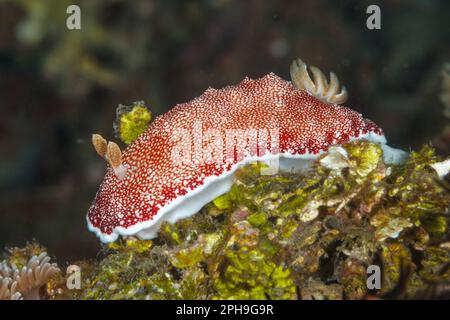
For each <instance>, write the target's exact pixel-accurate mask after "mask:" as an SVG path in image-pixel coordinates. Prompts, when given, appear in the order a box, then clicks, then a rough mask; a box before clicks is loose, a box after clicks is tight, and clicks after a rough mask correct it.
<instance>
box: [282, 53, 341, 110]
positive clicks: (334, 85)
mask: <svg viewBox="0 0 450 320" xmlns="http://www.w3.org/2000/svg"><path fill="white" fill-rule="evenodd" d="M309 69H310V70H311V72H312V74H313V79H314V81H313V80H311V77H310V76H309V74H308V70H307V65H306V63H304V62H303V61H302V60H301V59H296V60H294V61H293V62H292V64H291V70H290V71H291V79H292V83H293V84H294V86H295V87H296V88H297V89H299V90H306V91H307V92H308V93H310V94H311V95H313V96H314V97H316V98H317V99H320V100H321V101H323V102H328V103H336V104H342V103H344V102H346V101H347V98H348V93H347V89H345V87H344V86H342V89H340V85H339V79H338V77H337V76H336V74H335V73H334V72H330V82H329V83H328V80H327V77H326V76H325V75H324V74H323V72H322V71H321V70H320V69H319V68H317V67H314V66H310V67H309Z"/></svg>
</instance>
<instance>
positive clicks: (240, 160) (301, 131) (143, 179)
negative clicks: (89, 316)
mask: <svg viewBox="0 0 450 320" xmlns="http://www.w3.org/2000/svg"><path fill="white" fill-rule="evenodd" d="M249 132H250V133H249ZM265 133H267V134H265ZM246 134H248V135H247V136H245V135H246ZM243 135H244V136H245V137H246V138H242V136H243ZM230 137H231V138H230ZM258 137H264V139H263V140H266V141H262V142H261V143H260V142H258V145H257V146H256V147H255V148H247V146H248V145H249V144H251V142H249V141H254V140H255V138H256V140H258ZM358 139H367V140H369V141H372V142H376V143H379V144H380V145H381V146H382V147H383V149H384V150H385V152H386V155H387V154H391V155H392V159H387V160H388V161H390V162H395V161H397V160H396V158H397V155H396V154H395V152H393V153H389V151H392V150H395V149H392V148H390V147H388V146H387V145H386V139H385V137H384V134H383V131H382V130H381V129H380V128H379V127H378V126H377V125H375V124H374V123H373V122H372V121H370V120H367V119H364V118H363V117H362V115H361V114H359V113H357V112H355V111H353V110H351V109H349V108H346V107H344V106H340V105H337V104H335V103H328V102H326V101H323V100H322V99H318V98H316V97H314V96H313V95H312V94H310V93H309V92H308V91H306V90H299V89H297V88H296V87H295V86H294V85H293V84H292V83H291V82H289V81H285V80H283V79H281V78H280V77H278V76H276V75H275V74H273V73H271V74H268V75H266V76H264V77H262V78H260V79H257V80H252V79H249V78H245V79H244V80H243V81H242V82H241V83H239V84H238V85H235V86H228V87H225V88H223V89H220V90H217V89H212V88H209V89H208V90H206V91H205V92H204V93H203V94H202V95H201V96H200V97H198V98H196V99H194V100H192V101H190V102H187V103H183V104H178V105H176V106H175V107H174V108H172V109H171V110H170V111H168V112H167V113H165V114H163V115H161V116H159V117H157V118H156V119H155V120H154V121H153V122H152V123H150V125H149V126H148V128H147V129H146V131H144V133H143V134H141V136H140V137H139V138H138V139H137V140H135V141H134V142H133V143H132V144H130V145H129V146H128V147H127V148H126V149H125V150H124V151H123V154H122V158H121V161H122V164H121V165H123V167H124V168H126V173H125V174H124V176H119V175H117V172H115V170H114V168H113V167H112V166H111V165H109V166H108V169H107V172H106V175H105V178H104V181H103V183H102V184H101V186H100V189H99V191H98V192H97V195H96V198H95V201H94V203H93V204H92V206H91V208H90V209H89V212H88V214H87V222H88V226H89V229H90V230H91V231H93V232H95V233H96V234H97V236H98V237H99V238H100V239H101V241H102V242H112V241H115V240H116V239H117V237H118V236H119V235H122V236H130V235H133V236H137V237H139V238H141V239H151V238H154V237H156V235H157V233H158V230H159V226H160V224H161V223H162V222H163V221H169V222H171V223H174V222H175V221H177V220H178V219H181V218H186V217H189V216H192V215H193V214H195V213H196V212H198V211H199V210H200V209H201V208H202V207H203V206H204V205H205V204H207V203H208V202H210V201H212V200H213V199H215V198H216V197H218V196H220V195H222V194H224V193H226V192H227V191H229V189H230V188H231V185H232V182H233V178H232V177H233V173H234V172H235V171H236V170H237V169H238V168H239V167H240V166H242V165H244V164H246V163H250V162H254V161H257V160H258V161H273V160H279V161H280V167H281V168H288V169H289V168H294V167H295V165H293V164H292V163H293V162H296V161H299V163H300V162H301V161H305V160H306V161H309V160H314V159H317V158H318V157H319V155H320V154H322V153H323V152H325V151H326V150H327V149H328V148H329V147H330V146H332V145H339V144H343V143H346V142H349V141H352V140H358ZM199 141H201V142H199ZM230 145H231V147H232V150H233V151H232V153H231V155H230V152H229V150H228V152H227V150H226V149H227V147H229V146H230ZM238 150H245V152H238ZM199 151H200V152H199ZM177 156H180V157H178V158H177ZM186 160H189V161H186ZM116 171H117V170H116Z"/></svg>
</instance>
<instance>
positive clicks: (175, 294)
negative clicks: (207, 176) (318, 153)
mask: <svg viewBox="0 0 450 320" xmlns="http://www.w3.org/2000/svg"><path fill="white" fill-rule="evenodd" d="M343 148H344V150H345V151H346V152H342V150H341V151H339V152H340V153H339V154H340V155H339V154H333V153H334V152H335V151H332V150H330V152H329V153H327V154H325V155H323V156H322V157H321V158H320V159H319V161H316V162H315V163H313V164H312V165H311V168H310V169H309V170H307V171H304V172H302V173H286V172H279V173H278V174H276V175H272V176H267V175H260V174H259V171H260V169H261V168H262V167H263V165H262V164H258V163H256V164H251V165H248V166H246V167H244V168H241V169H240V170H238V171H237V173H236V175H235V183H234V185H233V186H232V188H231V190H230V191H229V192H228V193H226V194H224V195H222V196H220V197H218V198H217V199H215V200H214V201H212V202H211V203H210V204H208V205H206V206H205V207H204V208H203V209H202V210H201V211H200V212H198V213H197V214H196V215H194V216H192V217H191V218H187V219H183V220H180V221H178V222H177V223H175V224H170V223H163V224H162V226H161V229H160V233H159V235H158V237H157V238H156V239H154V240H153V241H142V240H137V239H135V238H127V239H122V240H120V241H118V242H115V243H113V244H110V245H108V246H106V247H105V248H104V249H103V250H102V252H101V253H100V254H99V258H97V259H95V260H90V261H79V262H75V263H74V264H77V265H79V266H80V267H81V269H82V278H83V282H82V288H81V289H80V290H67V289H66V288H65V287H64V286H62V285H58V283H53V284H52V285H51V287H52V288H57V289H54V290H51V291H50V292H51V293H50V294H49V296H50V298H52V299H63V298H64V299H365V298H368V297H371V298H374V297H378V298H385V297H388V298H398V299H401V298H418V297H432V298H436V297H442V296H446V297H448V294H449V293H448V290H447V291H445V288H446V287H445V284H447V283H448V281H450V267H449V266H450V239H449V238H450V233H449V228H448V223H449V211H448V208H449V205H450V192H449V186H448V184H447V182H446V180H443V179H439V177H438V176H437V174H436V172H434V170H433V169H432V168H431V167H430V164H433V163H435V162H437V161H440V159H439V158H438V157H437V156H435V154H434V151H433V149H432V148H431V147H429V146H425V147H424V148H422V150H420V151H418V152H412V153H411V155H410V158H409V160H408V161H407V162H406V163H404V164H402V165H387V164H385V163H384V162H383V157H382V151H381V149H380V148H379V146H378V145H375V144H372V143H369V142H365V141H359V142H353V143H349V144H347V145H344V146H343ZM345 153H346V154H345ZM327 157H331V158H327ZM330 159H332V160H333V161H329V160H330ZM336 159H337V160H336ZM35 246H36V245H35ZM35 251H36V249H35ZM19 252H22V253H23V252H25V251H23V250H22V251H20V250H19V249H16V251H14V250H12V251H10V253H9V258H8V259H10V260H11V259H12V260H18V261H19V260H20V259H19V258H20V257H21V255H20V254H19ZM30 253H31V252H30ZM21 259H22V260H23V261H26V259H25V258H21ZM370 265H379V266H380V268H381V270H382V288H381V289H380V290H369V289H368V288H367V284H366V280H367V272H366V270H367V267H368V266H370ZM60 281H61V282H62V283H63V282H64V281H65V279H64V278H62V279H60ZM399 288H400V289H401V290H400V289H399ZM430 288H431V289H430ZM443 288H444V289H443ZM430 292H433V294H434V295H432V296H427V295H425V293H426V294H429V293H430Z"/></svg>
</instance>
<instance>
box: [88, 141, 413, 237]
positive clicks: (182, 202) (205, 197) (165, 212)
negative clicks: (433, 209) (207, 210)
mask: <svg viewBox="0 0 450 320" xmlns="http://www.w3.org/2000/svg"><path fill="white" fill-rule="evenodd" d="M363 139H365V140H367V141H370V142H373V143H378V144H379V145H380V147H381V148H382V150H383V157H384V160H385V162H386V163H388V164H398V163H401V162H403V161H404V160H405V159H406V158H407V157H408V154H407V153H406V152H405V151H403V150H399V149H395V148H392V147H389V146H388V145H387V144H386V138H385V137H384V136H381V135H377V134H375V133H368V134H366V135H361V136H359V137H356V138H355V137H354V138H352V139H351V141H354V140H363ZM321 154H323V152H320V153H318V154H309V153H306V154H302V155H292V154H289V153H280V154H278V155H273V154H269V155H265V156H263V157H247V158H244V159H243V161H241V162H238V163H236V164H235V165H234V166H233V167H232V168H231V170H230V171H227V172H226V173H224V174H222V175H220V176H212V177H208V178H206V179H205V181H204V184H203V185H202V186H200V187H198V188H196V189H194V190H192V191H190V192H188V193H187V194H186V195H184V196H180V197H178V198H177V199H175V200H174V201H172V202H171V203H169V204H167V205H166V206H165V207H163V208H161V209H160V210H159V212H158V213H157V214H156V215H155V216H153V217H152V219H151V220H149V221H144V222H141V223H137V224H135V225H133V226H131V227H128V228H123V227H116V228H114V230H113V232H112V233H111V234H104V233H102V232H101V231H100V229H98V228H96V227H94V226H93V225H92V223H91V222H90V221H89V219H87V223H88V227H89V230H90V231H92V232H94V233H95V234H96V235H97V236H98V237H99V238H100V240H101V241H102V242H105V243H107V242H113V241H115V240H116V239H117V238H118V237H119V235H121V236H137V237H138V238H140V239H153V238H155V237H156V236H157V234H158V231H159V228H160V226H161V224H162V223H163V222H164V221H168V222H170V223H175V222H177V221H178V220H180V219H184V218H188V217H191V216H193V215H194V214H196V213H197V212H198V211H199V210H200V209H201V208H202V207H203V206H204V205H206V204H207V203H209V202H211V201H212V200H214V199H215V198H217V197H219V196H221V195H222V194H224V193H227V192H228V191H229V190H230V188H231V186H232V184H233V174H234V173H235V172H236V170H237V169H239V168H240V167H242V166H244V165H246V164H248V163H252V162H256V161H261V162H265V163H269V165H270V163H271V162H273V161H277V160H278V161H279V169H280V170H282V171H298V170H301V169H303V168H305V167H308V165H309V164H310V163H311V161H314V160H316V159H317V158H318V157H319V156H320V155H321Z"/></svg>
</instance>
